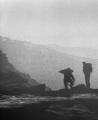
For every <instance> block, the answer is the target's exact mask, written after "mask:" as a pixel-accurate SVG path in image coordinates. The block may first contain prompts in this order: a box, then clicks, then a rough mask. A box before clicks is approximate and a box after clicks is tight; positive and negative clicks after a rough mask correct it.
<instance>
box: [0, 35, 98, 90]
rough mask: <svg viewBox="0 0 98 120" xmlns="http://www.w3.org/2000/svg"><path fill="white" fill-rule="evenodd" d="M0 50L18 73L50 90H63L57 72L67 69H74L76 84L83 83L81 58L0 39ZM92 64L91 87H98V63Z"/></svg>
mask: <svg viewBox="0 0 98 120" xmlns="http://www.w3.org/2000/svg"><path fill="white" fill-rule="evenodd" d="M0 49H2V50H3V51H4V52H5V53H7V56H8V58H9V61H10V62H11V63H12V64H13V65H14V66H15V67H16V68H17V69H18V70H20V71H22V72H26V73H29V74H30V75H31V76H32V78H34V79H36V80H37V81H38V82H41V83H46V84H47V85H48V86H49V87H51V88H52V89H60V88H63V87H64V86H63V75H62V74H60V73H59V72H58V71H59V70H61V69H64V68H67V67H71V68H72V69H74V75H75V78H76V84H78V83H84V76H83V73H82V61H81V59H82V60H88V61H89V59H85V58H81V57H74V56H71V55H68V54H66V53H62V52H59V51H57V50H54V49H52V48H51V47H48V46H45V45H35V44H31V43H29V42H22V41H17V40H10V39H8V38H3V37H0ZM90 62H92V64H93V68H94V69H93V74H92V76H91V83H92V84H91V86H92V87H98V86H97V85H98V80H97V79H98V76H97V75H98V61H97V60H96V61H95V60H92V61H90Z"/></svg>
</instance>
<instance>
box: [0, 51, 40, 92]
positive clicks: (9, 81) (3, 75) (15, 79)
mask: <svg viewBox="0 0 98 120" xmlns="http://www.w3.org/2000/svg"><path fill="white" fill-rule="evenodd" d="M31 81H32V82H31ZM31 83H32V84H31ZM36 85H39V84H38V83H37V82H36V81H35V80H33V79H32V78H31V77H30V76H29V75H27V74H25V73H22V72H19V71H18V70H16V69H15V68H14V66H13V65H12V64H11V63H9V61H8V59H7V57H6V54H4V53H3V52H2V51H1V50H0V90H1V89H2V90H13V89H23V88H30V87H32V86H36Z"/></svg>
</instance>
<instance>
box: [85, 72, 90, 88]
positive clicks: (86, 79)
mask: <svg viewBox="0 0 98 120" xmlns="http://www.w3.org/2000/svg"><path fill="white" fill-rule="evenodd" d="M85 82H86V87H87V88H88V89H89V88H90V74H88V75H85Z"/></svg>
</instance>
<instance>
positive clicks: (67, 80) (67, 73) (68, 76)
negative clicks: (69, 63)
mask: <svg viewBox="0 0 98 120" xmlns="http://www.w3.org/2000/svg"><path fill="white" fill-rule="evenodd" d="M59 72H60V73H62V74H64V86H65V89H66V90H68V89H69V87H70V89H71V88H72V87H73V85H74V81H75V78H74V76H73V74H72V72H73V70H72V69H71V68H67V69H64V70H61V71H59Z"/></svg>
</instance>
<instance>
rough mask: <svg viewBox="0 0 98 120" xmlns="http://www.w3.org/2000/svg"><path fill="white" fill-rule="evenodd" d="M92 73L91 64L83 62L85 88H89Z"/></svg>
mask: <svg viewBox="0 0 98 120" xmlns="http://www.w3.org/2000/svg"><path fill="white" fill-rule="evenodd" d="M91 72H92V64H91V63H86V62H83V73H84V76H85V82H86V87H87V88H88V89H89V88H90V75H91Z"/></svg>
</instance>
